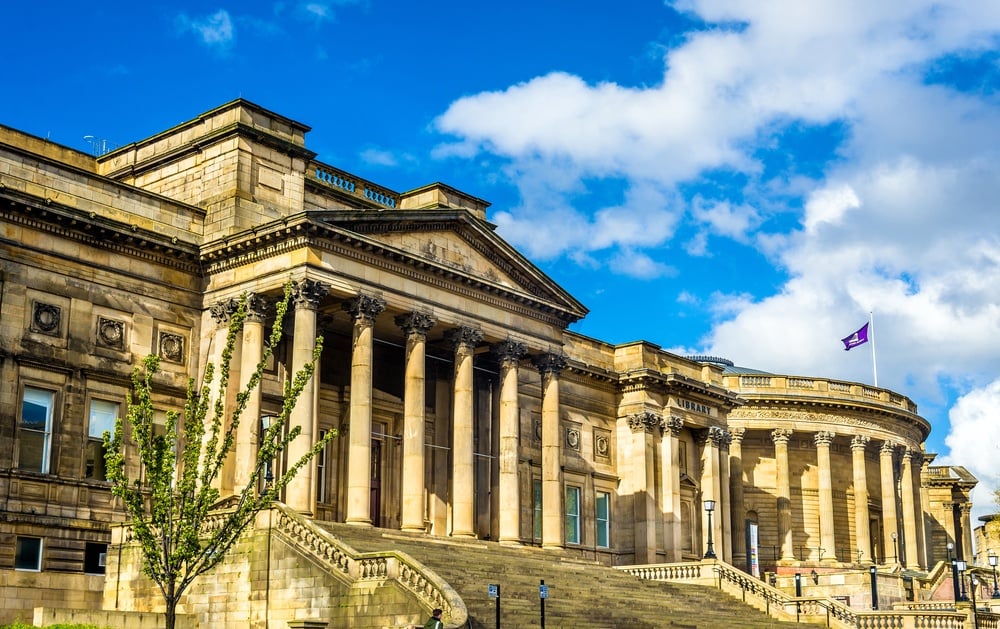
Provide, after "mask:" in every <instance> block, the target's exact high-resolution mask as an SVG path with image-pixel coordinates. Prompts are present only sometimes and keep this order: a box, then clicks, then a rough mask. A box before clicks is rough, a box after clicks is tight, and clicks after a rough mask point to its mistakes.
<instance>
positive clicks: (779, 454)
mask: <svg viewBox="0 0 1000 629" xmlns="http://www.w3.org/2000/svg"><path fill="white" fill-rule="evenodd" d="M791 436H792V431H791V430H789V429H787V428H778V429H776V430H772V431H771V440H772V441H773V442H774V467H775V469H774V477H775V494H776V495H777V497H778V498H777V500H778V541H779V542H780V543H781V560H782V561H795V547H794V542H793V540H792V486H791V479H790V478H789V473H788V440H789V439H790V438H791Z"/></svg>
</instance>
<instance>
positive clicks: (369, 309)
mask: <svg viewBox="0 0 1000 629" xmlns="http://www.w3.org/2000/svg"><path fill="white" fill-rule="evenodd" d="M344 310H346V311H347V312H349V313H350V314H351V317H353V319H354V335H353V336H354V342H353V349H352V351H351V401H350V424H349V429H348V431H347V432H348V442H347V518H346V520H345V522H347V524H361V525H370V524H371V523H372V516H371V508H372V504H371V495H372V470H371V464H372V343H373V338H372V328H373V327H374V326H375V317H377V316H378V315H379V314H381V313H382V311H383V310H385V301H384V300H382V299H379V298H377V297H372V296H370V295H358V296H357V297H355V298H354V299H352V300H350V301H348V302H347V303H345V304H344ZM375 507H376V508H377V507H378V505H375Z"/></svg>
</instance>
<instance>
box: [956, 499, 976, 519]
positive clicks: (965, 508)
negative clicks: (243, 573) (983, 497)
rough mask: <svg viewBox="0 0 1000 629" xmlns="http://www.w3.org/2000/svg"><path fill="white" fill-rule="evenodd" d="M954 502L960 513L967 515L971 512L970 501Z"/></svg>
mask: <svg viewBox="0 0 1000 629" xmlns="http://www.w3.org/2000/svg"><path fill="white" fill-rule="evenodd" d="M956 504H958V508H959V510H960V511H961V512H962V515H964V516H967V515H969V514H970V513H972V503H971V502H962V503H956Z"/></svg>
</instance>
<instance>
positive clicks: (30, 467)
mask: <svg viewBox="0 0 1000 629" xmlns="http://www.w3.org/2000/svg"><path fill="white" fill-rule="evenodd" d="M18 441H19V444H18V456H17V467H18V469H22V470H27V471H29V472H44V471H45V467H44V465H45V435H44V434H42V433H40V432H33V431H30V430H22V431H20V433H19V434H18Z"/></svg>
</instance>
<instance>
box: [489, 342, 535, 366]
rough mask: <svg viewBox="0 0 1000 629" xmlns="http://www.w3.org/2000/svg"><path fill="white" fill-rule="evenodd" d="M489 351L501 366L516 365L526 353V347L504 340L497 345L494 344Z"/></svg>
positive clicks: (520, 343) (522, 344)
mask: <svg viewBox="0 0 1000 629" xmlns="http://www.w3.org/2000/svg"><path fill="white" fill-rule="evenodd" d="M490 351H491V352H492V353H493V355H494V356H496V357H497V361H498V362H499V363H500V365H501V366H503V365H510V364H513V365H517V363H519V362H520V361H521V359H522V358H524V356H525V355H526V354H527V353H528V348H527V346H526V345H525V344H524V343H522V342H521V341H515V340H514V339H506V340H503V341H500V342H499V343H494V344H493V345H492V347H490Z"/></svg>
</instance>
